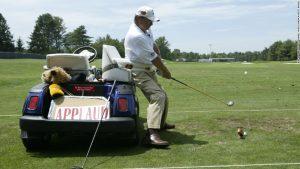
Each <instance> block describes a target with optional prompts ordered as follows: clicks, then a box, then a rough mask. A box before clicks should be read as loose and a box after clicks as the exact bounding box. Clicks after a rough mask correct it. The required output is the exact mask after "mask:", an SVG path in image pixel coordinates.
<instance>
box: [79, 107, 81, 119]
mask: <svg viewBox="0 0 300 169" xmlns="http://www.w3.org/2000/svg"><path fill="white" fill-rule="evenodd" d="M79 111H80V112H79V120H81V119H82V107H80V108H79Z"/></svg>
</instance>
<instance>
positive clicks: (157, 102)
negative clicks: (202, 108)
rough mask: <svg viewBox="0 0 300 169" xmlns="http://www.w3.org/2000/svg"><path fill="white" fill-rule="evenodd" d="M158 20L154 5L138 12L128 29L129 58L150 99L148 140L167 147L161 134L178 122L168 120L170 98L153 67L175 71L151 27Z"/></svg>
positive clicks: (165, 73) (168, 75) (164, 72)
mask: <svg viewBox="0 0 300 169" xmlns="http://www.w3.org/2000/svg"><path fill="white" fill-rule="evenodd" d="M158 21H159V19H158V18H156V17H155V16H154V12H153V9H152V8H150V7H147V6H142V7H140V8H139V9H138V10H137V12H136V14H135V17H134V23H132V25H131V26H130V28H129V31H128V32H127V35H126V37H125V43H124V46H125V58H128V59H129V60H130V61H131V62H132V64H133V67H132V74H133V77H134V81H135V84H136V86H137V87H139V88H140V89H141V91H142V92H143V94H144V95H145V97H146V98H147V100H148V101H149V106H148V108H147V125H148V131H147V134H146V136H145V137H146V140H148V143H149V144H151V145H154V146H161V147H166V146H168V145H169V143H168V142H167V141H164V140H162V139H161V138H160V136H159V131H160V130H165V129H173V128H175V125H170V124H167V123H166V122H165V120H166V117H167V111H168V98H167V94H166V92H165V91H164V90H163V89H162V87H161V86H160V84H158V82H157V77H156V74H155V70H154V69H153V65H154V66H155V67H156V68H157V69H158V70H159V71H160V72H161V74H162V76H163V77H164V78H167V79H170V78H171V73H170V72H169V70H168V68H167V67H166V66H165V65H164V64H163V63H162V61H161V56H160V51H159V49H158V47H157V46H156V44H155V42H154V40H153V35H152V32H151V30H150V27H151V26H152V24H153V22H158Z"/></svg>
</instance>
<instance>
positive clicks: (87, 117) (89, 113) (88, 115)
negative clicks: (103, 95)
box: [85, 107, 92, 120]
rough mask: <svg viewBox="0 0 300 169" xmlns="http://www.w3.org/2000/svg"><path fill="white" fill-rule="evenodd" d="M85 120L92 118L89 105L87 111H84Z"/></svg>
mask: <svg viewBox="0 0 300 169" xmlns="http://www.w3.org/2000/svg"><path fill="white" fill-rule="evenodd" d="M85 119H86V120H92V110H91V108H90V107H89V108H88V112H87V113H86V118H85Z"/></svg>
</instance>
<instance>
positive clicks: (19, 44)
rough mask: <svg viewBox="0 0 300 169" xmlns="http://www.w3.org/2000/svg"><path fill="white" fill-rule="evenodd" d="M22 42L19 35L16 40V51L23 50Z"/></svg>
mask: <svg viewBox="0 0 300 169" xmlns="http://www.w3.org/2000/svg"><path fill="white" fill-rule="evenodd" d="M23 46H24V43H23V41H22V39H21V38H20V37H19V38H18V40H17V46H16V50H17V51H18V52H23V51H24V47H23Z"/></svg>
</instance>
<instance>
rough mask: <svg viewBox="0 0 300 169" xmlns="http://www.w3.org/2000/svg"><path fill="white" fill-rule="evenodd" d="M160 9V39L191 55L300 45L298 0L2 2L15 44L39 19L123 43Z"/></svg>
mask: <svg viewBox="0 0 300 169" xmlns="http://www.w3.org/2000/svg"><path fill="white" fill-rule="evenodd" d="M143 5H147V6H150V7H152V8H154V12H155V15H156V16H158V17H159V18H160V20H161V21H160V22H158V23H154V25H153V26H152V32H153V34H154V37H156V38H157V37H160V36H165V37H166V39H167V40H168V42H169V43H170V48H171V49H180V50H181V51H185V52H198V53H209V52H225V53H228V52H236V51H240V52H245V51H261V50H263V49H264V48H265V47H269V46H270V45H271V44H272V43H274V42H275V41H278V40H282V41H284V40H287V39H291V40H296V39H297V0H88V1H87V0H0V13H1V14H2V15H3V16H4V18H5V19H6V20H7V24H8V26H9V27H10V32H11V33H12V34H13V37H14V39H17V38H19V37H20V38H21V39H22V40H23V41H24V42H28V41H29V37H30V34H31V33H32V32H33V29H34V25H35V21H36V20H37V17H38V16H39V15H42V14H44V13H50V14H51V15H53V16H58V17H61V18H62V19H63V20H64V24H65V27H66V28H67V32H71V31H73V30H74V29H76V28H77V27H79V26H80V25H84V26H85V27H86V29H87V34H88V35H89V36H91V37H93V40H95V39H97V38H98V37H103V36H105V35H106V34H109V35H111V37H113V38H117V39H119V40H120V39H123V38H124V37H125V35H126V33H127V31H128V28H129V26H130V24H131V23H132V21H133V17H134V14H135V12H136V10H137V9H138V8H139V7H140V6H143Z"/></svg>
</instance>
